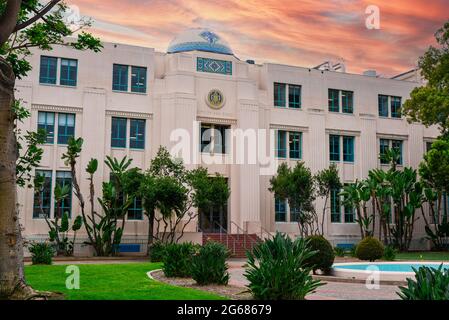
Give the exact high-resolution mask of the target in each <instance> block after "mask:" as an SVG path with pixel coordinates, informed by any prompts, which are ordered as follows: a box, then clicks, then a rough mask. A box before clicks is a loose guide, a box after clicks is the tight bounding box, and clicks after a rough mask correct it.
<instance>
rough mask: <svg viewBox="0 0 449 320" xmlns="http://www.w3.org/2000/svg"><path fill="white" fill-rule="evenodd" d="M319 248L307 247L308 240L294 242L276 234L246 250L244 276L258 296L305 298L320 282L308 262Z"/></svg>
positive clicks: (301, 239)
mask: <svg viewBox="0 0 449 320" xmlns="http://www.w3.org/2000/svg"><path fill="white" fill-rule="evenodd" d="M315 253H316V251H312V250H311V249H310V248H309V247H308V241H307V240H305V239H303V238H300V239H296V240H295V241H293V240H291V239H290V238H289V237H288V236H286V235H284V234H281V233H279V232H278V233H276V235H275V236H274V237H273V238H272V239H267V240H265V241H264V242H262V243H260V244H258V245H257V246H256V247H255V248H254V249H253V251H252V252H251V251H248V252H247V257H248V267H247V269H246V272H245V277H246V278H247V279H248V281H249V285H248V286H247V287H248V289H249V291H250V292H251V293H252V294H253V296H254V298H255V299H262V300H304V299H305V297H306V295H307V294H309V293H312V292H314V291H315V289H316V288H318V287H319V286H321V285H324V284H323V283H321V282H320V281H319V280H314V279H313V278H312V276H311V272H312V269H313V266H309V265H307V263H306V261H307V259H309V258H310V257H312V256H313V255H314V254H315Z"/></svg>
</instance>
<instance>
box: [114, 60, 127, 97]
mask: <svg viewBox="0 0 449 320" xmlns="http://www.w3.org/2000/svg"><path fill="white" fill-rule="evenodd" d="M112 90H116V91H128V66H125V65H122V64H114V65H113V67H112Z"/></svg>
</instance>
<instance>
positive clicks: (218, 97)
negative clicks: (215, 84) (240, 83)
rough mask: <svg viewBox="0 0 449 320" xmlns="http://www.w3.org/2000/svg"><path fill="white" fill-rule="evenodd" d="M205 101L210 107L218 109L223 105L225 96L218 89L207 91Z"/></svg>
mask: <svg viewBox="0 0 449 320" xmlns="http://www.w3.org/2000/svg"><path fill="white" fill-rule="evenodd" d="M206 102H207V104H208V106H209V107H211V108H212V109H220V108H222V107H223V106H224V103H225V98H224V95H223V93H221V91H220V90H218V89H212V90H211V91H209V93H208V94H207V97H206Z"/></svg>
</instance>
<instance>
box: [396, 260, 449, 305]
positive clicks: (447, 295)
mask: <svg viewBox="0 0 449 320" xmlns="http://www.w3.org/2000/svg"><path fill="white" fill-rule="evenodd" d="M412 269H413V271H414V272H415V280H412V279H407V287H399V289H400V290H401V291H400V292H398V293H397V294H398V295H399V297H401V299H402V300H449V270H448V269H447V266H445V268H443V264H441V265H440V266H439V267H438V269H435V268H429V267H420V268H419V269H418V270H416V269H415V268H412Z"/></svg>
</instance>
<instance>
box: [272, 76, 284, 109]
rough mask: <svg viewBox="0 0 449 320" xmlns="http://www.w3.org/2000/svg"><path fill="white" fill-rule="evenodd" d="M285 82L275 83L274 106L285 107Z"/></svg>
mask: <svg viewBox="0 0 449 320" xmlns="http://www.w3.org/2000/svg"><path fill="white" fill-rule="evenodd" d="M285 88H286V84H285V83H277V82H275V83H274V106H275V107H285V94H286V91H285Z"/></svg>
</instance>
